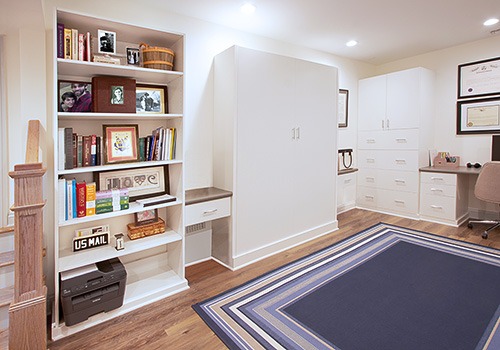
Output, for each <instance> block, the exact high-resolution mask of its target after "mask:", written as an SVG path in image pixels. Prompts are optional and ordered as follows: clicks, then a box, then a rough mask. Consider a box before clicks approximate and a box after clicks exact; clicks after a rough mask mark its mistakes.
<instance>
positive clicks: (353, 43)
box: [345, 40, 358, 47]
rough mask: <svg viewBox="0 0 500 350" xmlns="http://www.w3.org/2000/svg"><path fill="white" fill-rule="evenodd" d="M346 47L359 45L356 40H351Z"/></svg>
mask: <svg viewBox="0 0 500 350" xmlns="http://www.w3.org/2000/svg"><path fill="white" fill-rule="evenodd" d="M345 45H346V46H349V47H352V46H356V45H358V42H357V41H356V40H349V41H348V42H347V43H346V44H345Z"/></svg>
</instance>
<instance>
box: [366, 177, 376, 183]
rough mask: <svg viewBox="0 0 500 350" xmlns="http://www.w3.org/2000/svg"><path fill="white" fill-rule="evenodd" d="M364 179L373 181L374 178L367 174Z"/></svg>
mask: <svg viewBox="0 0 500 350" xmlns="http://www.w3.org/2000/svg"><path fill="white" fill-rule="evenodd" d="M365 179H366V182H375V178H374V177H371V176H367V177H365Z"/></svg>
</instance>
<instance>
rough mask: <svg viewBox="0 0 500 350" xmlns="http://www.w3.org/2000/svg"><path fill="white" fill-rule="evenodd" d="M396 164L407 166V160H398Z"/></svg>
mask: <svg viewBox="0 0 500 350" xmlns="http://www.w3.org/2000/svg"><path fill="white" fill-rule="evenodd" d="M396 163H398V164H406V159H396Z"/></svg>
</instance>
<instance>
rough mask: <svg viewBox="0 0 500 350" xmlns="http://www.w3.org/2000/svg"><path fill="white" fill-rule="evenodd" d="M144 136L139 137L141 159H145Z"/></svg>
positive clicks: (141, 160)
mask: <svg viewBox="0 0 500 350" xmlns="http://www.w3.org/2000/svg"><path fill="white" fill-rule="evenodd" d="M144 141H145V138H144V137H139V161H140V162H143V161H144Z"/></svg>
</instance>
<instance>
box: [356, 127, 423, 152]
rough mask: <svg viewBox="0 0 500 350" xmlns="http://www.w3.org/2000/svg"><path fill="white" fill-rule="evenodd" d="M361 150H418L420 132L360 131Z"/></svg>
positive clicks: (359, 142)
mask: <svg viewBox="0 0 500 350" xmlns="http://www.w3.org/2000/svg"><path fill="white" fill-rule="evenodd" d="M358 135H359V136H358V137H359V138H358V148H359V149H388V150H394V149H415V150H416V149H418V130H417V129H409V130H378V131H360V132H359V134H358Z"/></svg>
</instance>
